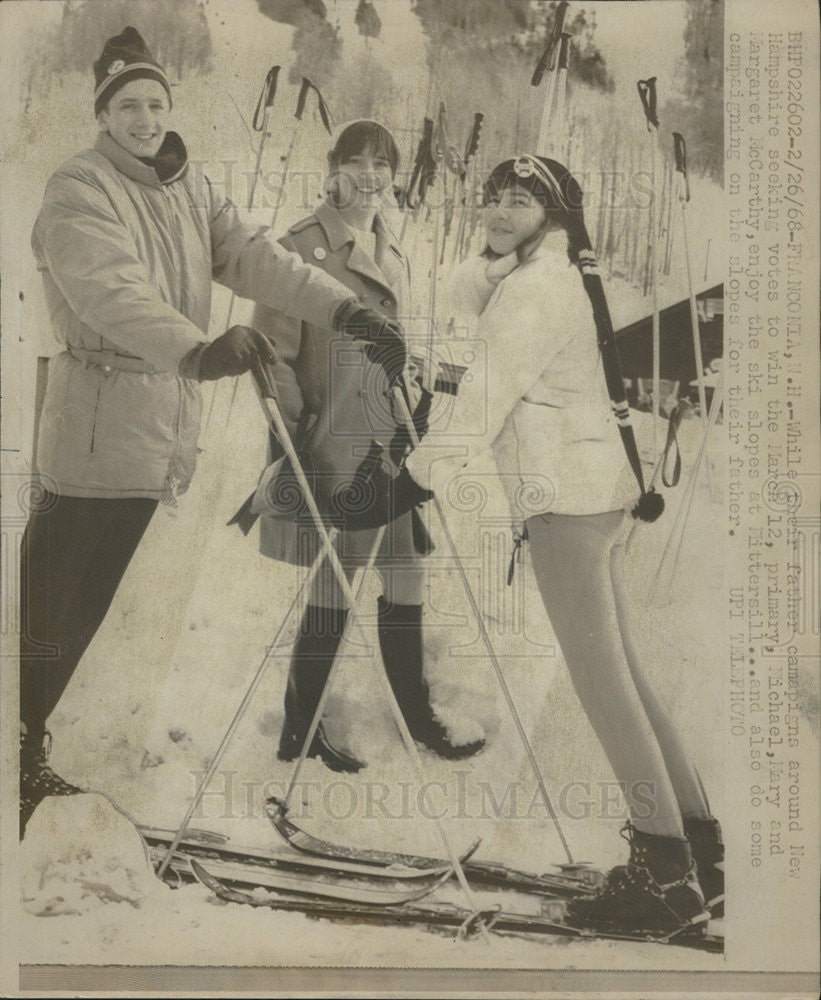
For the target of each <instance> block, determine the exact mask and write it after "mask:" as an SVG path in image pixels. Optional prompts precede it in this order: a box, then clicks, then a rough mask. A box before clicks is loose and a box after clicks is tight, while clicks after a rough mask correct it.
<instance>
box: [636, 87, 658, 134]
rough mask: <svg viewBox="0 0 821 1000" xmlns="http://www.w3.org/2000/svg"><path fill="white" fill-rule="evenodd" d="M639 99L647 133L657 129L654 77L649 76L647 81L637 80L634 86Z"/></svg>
mask: <svg viewBox="0 0 821 1000" xmlns="http://www.w3.org/2000/svg"><path fill="white" fill-rule="evenodd" d="M636 86H637V87H638V90H639V97H640V98H641V106H642V109H643V111H644V117H645V118H646V119H647V131H648V132H649V131H650V128H651V127H652V128H658V127H659V120H658V116H657V114H656V77H654V76H651V77H649V78H648V79H647V80H639V82H638V83H637V84H636Z"/></svg>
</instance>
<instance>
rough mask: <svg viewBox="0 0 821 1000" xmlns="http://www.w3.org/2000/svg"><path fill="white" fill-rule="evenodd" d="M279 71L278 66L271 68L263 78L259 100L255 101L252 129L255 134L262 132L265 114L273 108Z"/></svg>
mask: <svg viewBox="0 0 821 1000" xmlns="http://www.w3.org/2000/svg"><path fill="white" fill-rule="evenodd" d="M279 70H280V67H279V66H272V67H271V68H270V69H269V70H268V74H267V76H266V77H265V83H263V85H262V91H261V92H260V95H259V100H258V101H257V107H256V110H255V111H254V121H253V124H252V127H253V129H254V131H255V132H261V131H262V129H263V126H264V123H265V112H266V111H270V110H271V108H272V107H273V106H274V98H275V97H276V93H277V78H278V76H279Z"/></svg>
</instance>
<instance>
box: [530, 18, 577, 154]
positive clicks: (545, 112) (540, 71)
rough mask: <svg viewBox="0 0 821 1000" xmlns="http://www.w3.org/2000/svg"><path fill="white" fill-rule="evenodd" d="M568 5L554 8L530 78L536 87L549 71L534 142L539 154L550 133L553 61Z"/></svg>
mask: <svg viewBox="0 0 821 1000" xmlns="http://www.w3.org/2000/svg"><path fill="white" fill-rule="evenodd" d="M569 6H570V5H569V3H567V0H562V2H561V3H560V4H559V5H558V7H557V8H556V14H555V17H554V20H553V30H552V31H551V33H550V38H549V39H548V41H547V45H546V46H545V50H544V52H543V53H542V56H541V58H540V59H539V62H538V63H537V64H536V68H535V70H534V71H533V76H532V77H531V79H530V85H531V86H532V87H538V86H539V84H540V83H541V82H542V77H543V76H544V73H545V70H547V71H548V73H549V78H548V81H547V92H546V93H545V100H544V105H543V107H542V120H541V124H540V125H539V138H538V141H537V143H536V152H537V153H539V154H541V153H542V151H543V150H544V149H546V147H547V141H548V136H549V135H550V125H551V118H552V115H553V98H554V94H555V91H556V73H555V72H554V61H555V55H556V48H557V46H560V45H561V38H562V32H563V31H564V20H565V16H566V14H567V8H568V7H569Z"/></svg>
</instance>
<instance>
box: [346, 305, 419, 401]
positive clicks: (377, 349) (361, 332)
mask: <svg viewBox="0 0 821 1000" xmlns="http://www.w3.org/2000/svg"><path fill="white" fill-rule="evenodd" d="M334 325H335V326H336V328H337V329H338V330H340V331H341V332H342V333H346V334H348V336H350V337H353V338H354V339H355V340H364V341H366V342H367V344H368V347H367V348H366V351H365V353H366V354H367V355H368V360H369V361H371V362H373V364H375V365H381V366H382V368H383V369H384V371H385V374H386V375H387V376H388V379H389V380H390V381H393V380H394V379H395V378H397V377H398V376H399V375H401V374H402V372H403V371H404V370H405V369H406V368H407V366H408V361H409V355H408V348H407V345H406V343H405V339H404V337H403V336H402V327H401V326H400V324H399V323H397V321H396V320H393V319H389V318H388V317H387V316H383V315H382V314H381V313H378V312H376V310H374V309H368V308H367V307H366V306H362V305H360V304H359V302H357V300H356V299H348V301H347V302H343V303H342V305H341V306H340V307H339V309H337V311H336V315H335V316H334Z"/></svg>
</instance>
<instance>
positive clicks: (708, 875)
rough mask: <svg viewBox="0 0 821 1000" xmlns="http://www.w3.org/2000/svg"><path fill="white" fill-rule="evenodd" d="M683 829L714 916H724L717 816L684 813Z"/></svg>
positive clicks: (722, 874) (708, 906) (722, 871)
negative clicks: (703, 817)
mask: <svg viewBox="0 0 821 1000" xmlns="http://www.w3.org/2000/svg"><path fill="white" fill-rule="evenodd" d="M683 822H684V832H685V833H686V834H687V839H688V840H689V841H690V847H691V848H692V851H693V860H694V861H695V863H696V874H697V875H698V882H699V885H700V886H701V888H702V889H703V890H704V898H705V900H706V902H707V909H708V910H709V911H710V915H711V916H713V917H723V916H724V841H723V840H722V838H721V827H720V826H719V822H718V820H717V819H713V818H712V816H711V817H709V819H698V818H696V817H694V816H685V817H684V819H683Z"/></svg>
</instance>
